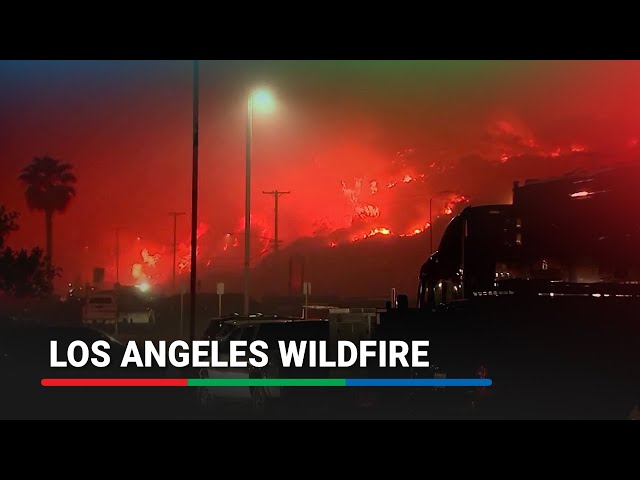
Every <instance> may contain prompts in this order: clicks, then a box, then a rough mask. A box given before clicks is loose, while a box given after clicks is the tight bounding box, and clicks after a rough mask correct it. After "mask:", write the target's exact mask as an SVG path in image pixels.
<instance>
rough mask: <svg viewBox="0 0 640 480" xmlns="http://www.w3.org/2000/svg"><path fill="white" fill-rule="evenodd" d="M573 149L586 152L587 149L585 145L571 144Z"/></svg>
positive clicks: (573, 150)
mask: <svg viewBox="0 0 640 480" xmlns="http://www.w3.org/2000/svg"><path fill="white" fill-rule="evenodd" d="M571 151H572V152H574V153H576V152H584V151H585V147H583V146H582V145H576V144H573V145H571Z"/></svg>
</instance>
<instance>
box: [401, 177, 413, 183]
mask: <svg viewBox="0 0 640 480" xmlns="http://www.w3.org/2000/svg"><path fill="white" fill-rule="evenodd" d="M411 180H413V178H412V177H411V175H405V176H404V178H403V179H402V181H403V182H404V183H409V182H410V181H411Z"/></svg>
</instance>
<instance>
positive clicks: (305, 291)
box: [302, 282, 311, 295]
mask: <svg viewBox="0 0 640 480" xmlns="http://www.w3.org/2000/svg"><path fill="white" fill-rule="evenodd" d="M302 293H303V294H305V295H311V282H304V283H303V284H302Z"/></svg>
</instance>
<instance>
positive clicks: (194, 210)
mask: <svg viewBox="0 0 640 480" xmlns="http://www.w3.org/2000/svg"><path fill="white" fill-rule="evenodd" d="M198 80H199V64H198V60H194V61H193V167H192V168H193V178H192V180H191V286H190V296H191V298H190V300H191V312H190V313H191V318H190V323H189V339H190V340H191V341H193V339H194V337H195V329H196V286H197V285H196V263H197V262H196V261H197V253H198V89H199V86H198Z"/></svg>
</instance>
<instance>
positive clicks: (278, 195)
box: [262, 190, 291, 253]
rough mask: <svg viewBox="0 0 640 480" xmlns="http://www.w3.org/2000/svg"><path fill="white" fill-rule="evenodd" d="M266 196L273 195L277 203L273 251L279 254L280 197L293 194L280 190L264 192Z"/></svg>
mask: <svg viewBox="0 0 640 480" xmlns="http://www.w3.org/2000/svg"><path fill="white" fill-rule="evenodd" d="M262 193H264V194H265V195H273V198H274V201H275V215H274V216H275V227H274V229H273V231H274V240H273V250H274V252H275V253H278V247H279V245H280V240H279V239H278V197H280V195H289V194H290V193H291V192H289V191H286V192H281V191H279V190H272V191H270V192H262Z"/></svg>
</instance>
